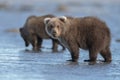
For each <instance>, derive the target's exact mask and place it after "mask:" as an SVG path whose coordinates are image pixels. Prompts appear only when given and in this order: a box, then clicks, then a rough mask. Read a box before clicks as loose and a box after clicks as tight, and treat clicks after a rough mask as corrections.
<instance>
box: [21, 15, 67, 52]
mask: <svg viewBox="0 0 120 80" xmlns="http://www.w3.org/2000/svg"><path fill="white" fill-rule="evenodd" d="M46 17H50V18H52V17H54V16H53V15H50V14H49V15H43V16H39V17H37V16H30V17H28V18H27V20H26V22H25V24H24V26H23V27H22V28H20V29H19V31H20V34H21V37H22V38H23V40H24V41H25V45H26V47H27V46H28V45H29V43H31V44H32V46H33V50H34V51H39V50H40V48H41V45H42V41H43V39H52V38H50V37H49V36H48V35H47V33H46V32H45V24H44V18H46ZM52 42H53V47H52V49H53V52H57V51H58V50H57V48H58V41H57V40H55V39H52ZM62 48H63V50H64V49H65V48H64V47H63V46H62Z"/></svg>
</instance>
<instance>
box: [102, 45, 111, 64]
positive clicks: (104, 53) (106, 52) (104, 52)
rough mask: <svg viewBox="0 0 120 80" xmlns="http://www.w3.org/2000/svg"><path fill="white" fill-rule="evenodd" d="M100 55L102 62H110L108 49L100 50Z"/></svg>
mask: <svg viewBox="0 0 120 80" xmlns="http://www.w3.org/2000/svg"><path fill="white" fill-rule="evenodd" d="M100 54H101V56H102V57H103V58H104V62H109V63H110V62H111V61H112V57H111V51H110V48H108V47H107V48H105V49H104V50H101V51H100Z"/></svg>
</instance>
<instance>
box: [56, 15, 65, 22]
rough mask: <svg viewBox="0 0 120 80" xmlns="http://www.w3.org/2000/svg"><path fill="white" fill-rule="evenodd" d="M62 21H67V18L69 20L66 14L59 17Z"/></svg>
mask: <svg viewBox="0 0 120 80" xmlns="http://www.w3.org/2000/svg"><path fill="white" fill-rule="evenodd" d="M58 18H59V19H60V20H61V21H62V22H64V23H65V22H66V20H67V17H65V16H60V17H58Z"/></svg>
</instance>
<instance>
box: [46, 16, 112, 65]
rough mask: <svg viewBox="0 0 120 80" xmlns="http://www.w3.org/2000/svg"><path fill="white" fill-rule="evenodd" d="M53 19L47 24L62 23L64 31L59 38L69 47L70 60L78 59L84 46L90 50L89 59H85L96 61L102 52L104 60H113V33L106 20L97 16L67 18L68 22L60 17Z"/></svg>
mask: <svg viewBox="0 0 120 80" xmlns="http://www.w3.org/2000/svg"><path fill="white" fill-rule="evenodd" d="M53 19H55V18H51V19H50V20H49V22H48V23H47V24H46V26H49V25H50V24H54V25H58V23H59V24H61V26H60V29H61V30H62V33H61V35H60V36H59V37H58V40H60V42H61V43H62V44H64V45H66V47H67V48H68V49H69V51H70V53H71V57H72V59H71V60H70V61H73V62H77V61H78V58H79V48H82V49H85V50H89V59H88V60H85V61H88V62H90V63H93V64H94V63H96V59H97V54H98V53H100V54H101V56H102V57H103V58H104V62H111V60H112V58H111V51H110V42H111V33H110V30H109V28H108V27H107V25H106V24H105V22H103V21H101V20H100V19H98V18H95V17H83V18H67V20H66V22H63V21H61V20H60V19H59V18H56V21H55V20H54V21H52V20H53ZM56 23H57V24H56ZM50 34H51V33H50Z"/></svg>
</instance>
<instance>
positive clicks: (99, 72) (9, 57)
mask: <svg viewBox="0 0 120 80" xmlns="http://www.w3.org/2000/svg"><path fill="white" fill-rule="evenodd" d="M5 1H6V0H5ZM26 1H27V0H26ZM1 2H4V0H1ZM7 2H8V3H7ZM6 3H7V5H9V7H7V8H2V9H1V8H0V18H1V19H0V80H80V79H81V80H119V79H120V47H119V46H120V43H119V41H117V42H116V40H119V39H120V35H119V34H120V28H119V27H120V23H119V22H120V16H119V14H120V1H119V0H113V1H112V0H110V1H105V2H101V1H98V2H97V1H94V0H92V1H91V2H86V1H84V0H83V1H82V0H81V1H79V0H75V1H71V0H70V1H68V2H67V1H59V0H58V1H54V0H53V1H51V2H49V1H47V0H43V1H42V0H41V1H37V0H33V1H31V2H30V3H29V5H28V3H25V2H24V0H21V1H15V0H8V1H6ZM50 3H51V5H50V6H49V7H46V6H47V5H48V4H50ZM23 4H24V5H26V4H27V5H28V6H27V8H26V6H25V9H24V7H21V5H22V6H23ZM61 4H62V6H63V7H62V8H59V7H60V5H61ZM31 7H32V9H31ZM64 7H65V8H64ZM29 8H30V9H29ZM62 9H63V10H62ZM59 10H60V11H59ZM48 13H52V14H55V15H72V16H98V17H99V18H101V19H102V20H104V21H105V22H106V23H107V24H108V26H109V28H110V29H111V32H112V42H111V51H112V55H113V61H112V63H111V64H105V63H101V62H100V61H99V60H102V59H103V58H102V57H101V56H100V55H98V62H97V64H95V65H88V63H85V62H83V60H84V59H87V58H88V51H84V50H80V59H79V62H78V63H70V62H67V61H66V60H68V59H70V54H69V52H68V51H67V50H65V51H61V47H60V46H59V51H60V52H59V53H52V51H51V49H50V48H51V41H50V40H44V42H43V45H42V46H43V48H42V52H39V53H34V52H33V51H31V46H29V47H28V48H25V46H24V43H23V40H22V38H21V37H20V35H19V32H18V28H20V27H21V26H22V25H23V24H24V22H25V20H26V18H27V17H28V16H29V15H43V14H48ZM16 29H17V31H16Z"/></svg>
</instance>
